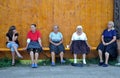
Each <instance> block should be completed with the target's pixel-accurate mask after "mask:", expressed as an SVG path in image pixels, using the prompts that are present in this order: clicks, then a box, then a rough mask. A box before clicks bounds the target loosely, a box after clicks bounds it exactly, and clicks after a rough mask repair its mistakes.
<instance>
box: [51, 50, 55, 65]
mask: <svg viewBox="0 0 120 78" xmlns="http://www.w3.org/2000/svg"><path fill="white" fill-rule="evenodd" d="M51 57H52V62H53V63H55V53H54V52H51Z"/></svg>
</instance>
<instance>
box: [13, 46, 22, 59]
mask: <svg viewBox="0 0 120 78" xmlns="http://www.w3.org/2000/svg"><path fill="white" fill-rule="evenodd" d="M13 48H14V50H15V52H16V54H17V56H18V57H20V58H23V57H22V55H21V54H20V53H19V52H18V50H17V47H16V46H13Z"/></svg>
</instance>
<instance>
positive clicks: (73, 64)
mask: <svg viewBox="0 0 120 78" xmlns="http://www.w3.org/2000/svg"><path fill="white" fill-rule="evenodd" d="M71 65H72V66H76V67H83V64H81V63H71Z"/></svg>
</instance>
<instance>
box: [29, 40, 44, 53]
mask: <svg viewBox="0 0 120 78" xmlns="http://www.w3.org/2000/svg"><path fill="white" fill-rule="evenodd" d="M27 51H28V52H30V51H33V52H37V53H40V52H41V51H42V47H41V46H40V44H39V42H37V41H31V42H30V43H29V45H28V48H27Z"/></svg>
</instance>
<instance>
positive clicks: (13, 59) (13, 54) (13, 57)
mask: <svg viewBox="0 0 120 78" xmlns="http://www.w3.org/2000/svg"><path fill="white" fill-rule="evenodd" d="M11 54H12V65H15V52H12V53H11Z"/></svg>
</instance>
